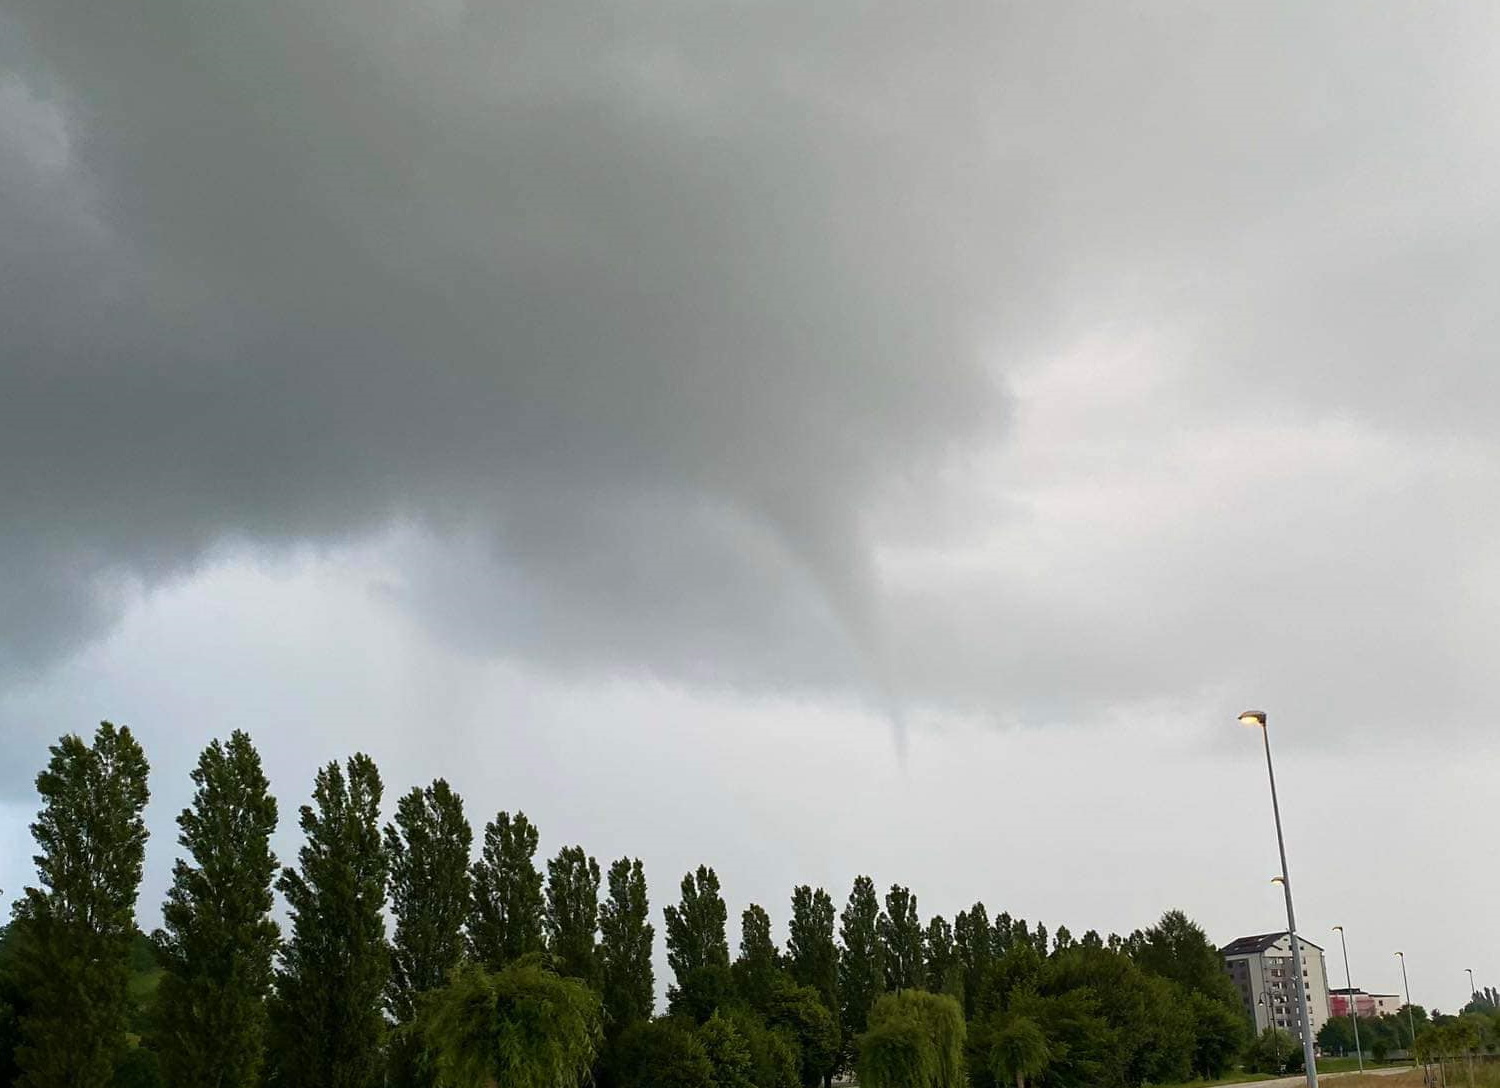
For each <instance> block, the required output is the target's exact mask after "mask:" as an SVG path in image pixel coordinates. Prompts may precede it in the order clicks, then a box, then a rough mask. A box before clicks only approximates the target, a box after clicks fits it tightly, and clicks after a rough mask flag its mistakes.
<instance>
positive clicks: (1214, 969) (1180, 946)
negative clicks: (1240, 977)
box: [1130, 910, 1239, 1008]
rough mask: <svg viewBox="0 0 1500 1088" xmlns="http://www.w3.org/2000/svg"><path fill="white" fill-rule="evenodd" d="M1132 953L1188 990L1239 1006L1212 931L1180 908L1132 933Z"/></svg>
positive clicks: (1155, 972) (1145, 965) (1147, 967)
mask: <svg viewBox="0 0 1500 1088" xmlns="http://www.w3.org/2000/svg"><path fill="white" fill-rule="evenodd" d="M1130 943H1131V957H1132V958H1133V959H1134V960H1135V962H1136V963H1137V964H1139V965H1140V967H1141V969H1142V970H1145V971H1149V972H1151V973H1152V974H1153V975H1160V976H1161V977H1162V978H1166V979H1171V980H1172V981H1173V982H1175V983H1177V984H1178V985H1179V986H1181V987H1182V988H1183V989H1185V990H1189V991H1192V992H1196V993H1202V994H1208V995H1209V996H1218V997H1220V998H1222V999H1225V1000H1227V1001H1228V1002H1229V1003H1230V1004H1231V1005H1232V1006H1233V1007H1234V1008H1239V997H1238V995H1237V994H1236V992H1235V989H1234V983H1232V982H1230V981H1229V976H1227V975H1226V974H1225V973H1224V960H1223V957H1221V956H1220V955H1219V950H1218V949H1217V948H1216V947H1215V946H1214V943H1213V942H1212V941H1210V940H1209V939H1208V934H1206V933H1204V932H1203V929H1202V928H1201V927H1200V926H1199V925H1198V924H1197V923H1196V922H1194V921H1193V920H1192V919H1191V918H1189V917H1188V916H1187V915H1186V914H1184V913H1183V912H1182V911H1180V910H1169V911H1167V912H1166V913H1165V914H1163V915H1162V916H1161V920H1160V921H1159V922H1157V923H1156V925H1154V926H1151V927H1150V928H1149V929H1147V930H1145V932H1144V933H1138V934H1132V936H1131V942H1130Z"/></svg>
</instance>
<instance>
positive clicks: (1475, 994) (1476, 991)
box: [1464, 967, 1479, 1001]
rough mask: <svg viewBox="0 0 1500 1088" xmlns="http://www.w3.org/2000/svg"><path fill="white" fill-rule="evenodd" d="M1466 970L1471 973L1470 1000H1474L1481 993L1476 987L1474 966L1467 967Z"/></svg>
mask: <svg viewBox="0 0 1500 1088" xmlns="http://www.w3.org/2000/svg"><path fill="white" fill-rule="evenodd" d="M1464 970H1465V971H1467V972H1468V973H1469V1000H1470V1001H1473V1000H1474V998H1475V997H1477V996H1478V995H1479V991H1478V990H1476V989H1474V968H1472V967H1465V968H1464Z"/></svg>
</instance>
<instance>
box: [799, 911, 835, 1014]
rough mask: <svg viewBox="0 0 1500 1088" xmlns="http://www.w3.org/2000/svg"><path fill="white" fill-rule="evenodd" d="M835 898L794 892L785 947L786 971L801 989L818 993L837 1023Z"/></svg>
mask: <svg viewBox="0 0 1500 1088" xmlns="http://www.w3.org/2000/svg"><path fill="white" fill-rule="evenodd" d="M837 917H838V915H837V912H836V911H835V910H834V907H833V898H832V897H831V896H830V895H829V894H828V893H827V892H826V891H824V890H823V889H822V888H818V889H816V890H814V889H813V888H811V887H809V886H808V885H806V884H799V885H798V886H797V887H796V888H794V889H792V920H791V923H790V927H789V929H790V938H789V939H788V941H787V945H786V958H787V971H788V972H789V973H790V974H791V976H792V979H793V980H794V981H795V982H796V983H797V984H798V985H799V986H811V987H812V988H813V989H814V990H817V991H818V996H819V997H820V998H821V999H822V1001H823V1004H824V1006H825V1007H826V1008H827V1009H828V1011H829V1013H831V1014H832V1015H833V1016H834V1017H835V1019H837V1017H838V1015H839V1008H840V1006H839V950H838V945H837V944H835V943H834V937H833V928H834V922H835V921H836V920H837Z"/></svg>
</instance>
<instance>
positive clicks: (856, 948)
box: [839, 876, 885, 1041]
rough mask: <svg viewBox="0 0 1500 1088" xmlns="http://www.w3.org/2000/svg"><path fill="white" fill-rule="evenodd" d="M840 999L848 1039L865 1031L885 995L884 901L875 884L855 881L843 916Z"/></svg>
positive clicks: (841, 1015) (841, 916)
mask: <svg viewBox="0 0 1500 1088" xmlns="http://www.w3.org/2000/svg"><path fill="white" fill-rule="evenodd" d="M839 941H840V942H841V944H842V948H841V949H840V952H839V997H840V999H841V1000H842V1002H843V1007H842V1009H841V1010H840V1021H841V1023H842V1025H843V1029H844V1038H845V1039H846V1040H850V1041H852V1040H853V1039H854V1038H855V1037H856V1036H858V1035H860V1034H862V1033H863V1032H864V1030H865V1026H866V1022H867V1021H868V1019H869V1016H870V1009H871V1008H873V1007H874V1005H875V999H876V998H878V997H879V996H880V995H881V994H882V993H883V992H884V991H885V950H884V948H883V947H882V946H881V943H880V899H879V897H878V896H877V895H876V894H875V882H874V881H873V880H871V879H870V878H869V877H867V876H859V877H855V879H854V887H853V889H852V890H851V891H850V892H849V901H848V903H846V904H845V906H844V911H843V913H842V914H841V915H839Z"/></svg>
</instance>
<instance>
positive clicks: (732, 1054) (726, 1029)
mask: <svg viewBox="0 0 1500 1088" xmlns="http://www.w3.org/2000/svg"><path fill="white" fill-rule="evenodd" d="M698 1042H699V1043H701V1044H702V1046H703V1052H704V1053H705V1054H706V1055H708V1062H709V1064H710V1065H711V1066H713V1088H757V1086H756V1085H755V1083H754V1082H753V1081H752V1080H751V1074H752V1073H753V1072H754V1071H755V1063H754V1061H753V1060H752V1058H751V1056H750V1044H749V1043H747V1042H746V1041H745V1037H744V1035H742V1034H741V1033H740V1030H739V1028H738V1027H736V1026H735V1024H734V1022H733V1021H731V1020H728V1019H726V1018H725V1017H723V1016H720V1015H719V1014H718V1013H714V1014H713V1015H712V1016H710V1017H709V1018H708V1019H707V1020H705V1021H704V1022H703V1023H702V1024H700V1025H698Z"/></svg>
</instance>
